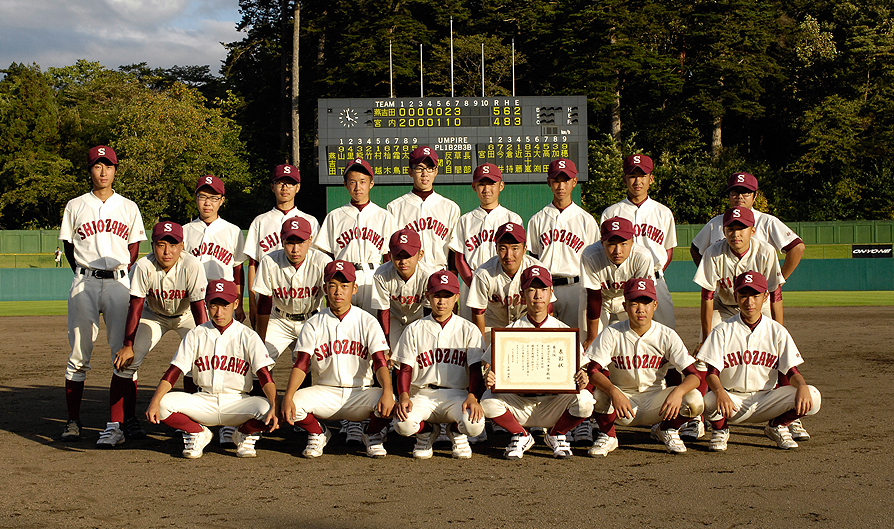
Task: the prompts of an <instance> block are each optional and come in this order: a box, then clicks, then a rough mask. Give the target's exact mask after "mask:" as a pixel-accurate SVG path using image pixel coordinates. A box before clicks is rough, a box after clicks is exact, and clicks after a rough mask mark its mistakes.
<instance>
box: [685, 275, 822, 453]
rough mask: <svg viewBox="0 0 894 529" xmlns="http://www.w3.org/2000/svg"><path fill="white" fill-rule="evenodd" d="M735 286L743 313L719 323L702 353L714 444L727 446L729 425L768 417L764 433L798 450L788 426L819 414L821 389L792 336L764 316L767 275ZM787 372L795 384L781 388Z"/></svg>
mask: <svg viewBox="0 0 894 529" xmlns="http://www.w3.org/2000/svg"><path fill="white" fill-rule="evenodd" d="M734 288H735V291H736V303H737V304H738V305H739V314H737V315H735V316H733V317H732V318H729V319H728V320H725V321H724V322H722V323H721V324H720V325H718V326H716V327H714V330H712V331H711V334H710V335H708V338H707V340H705V343H704V344H703V345H702V347H701V349H700V350H699V352H698V356H697V358H698V360H700V361H702V362H704V363H705V364H707V367H708V377H707V382H708V388H709V389H710V390H711V392H710V393H708V394H707V395H705V414H706V416H707V417H708V419H709V420H710V421H711V426H712V427H713V428H714V433H713V434H712V435H711V444H710V445H709V446H708V448H709V450H711V451H714V452H721V451H723V450H726V444H727V441H728V440H729V424H742V423H746V422H748V423H760V422H764V421H769V422H768V423H767V426H766V427H765V428H764V433H765V434H767V437H769V438H770V439H772V440H773V441H775V442H776V446H778V447H779V448H781V449H783V450H790V449H792V448H797V447H798V443H796V442H795V441H794V440H793V439H792V434H791V432H790V431H789V429H788V425H789V424H791V423H792V422H793V421H794V420H796V419H799V418H801V417H804V416H805V415H813V414H815V413H816V412H818V411H819V409H820V404H821V397H820V393H819V391H818V390H817V389H816V388H815V387H813V386H808V385H807V382H806V381H805V380H804V377H803V376H802V375H801V373H799V372H798V367H797V366H799V365H800V364H802V363H803V362H804V359H803V358H801V353H800V352H798V348H797V346H795V342H794V340H792V336H791V334H789V332H788V331H787V330H786V328H785V327H783V326H782V325H781V324H779V323H777V322H775V321H773V320H771V319H770V318H767V317H765V316H764V315H763V314H761V307H762V306H763V305H764V302H765V301H766V299H767V296H768V295H769V294H768V292H767V279H766V278H765V277H764V276H763V275H761V274H760V273H758V272H753V271H748V272H744V273H742V274H740V275H739V276H737V277H736V280H735V283H734ZM783 374H784V375H787V376H788V379H789V382H790V383H791V385H789V386H780V387H776V383H777V381H778V380H779V378H780V376H781V375H783ZM774 388H775V389H774Z"/></svg>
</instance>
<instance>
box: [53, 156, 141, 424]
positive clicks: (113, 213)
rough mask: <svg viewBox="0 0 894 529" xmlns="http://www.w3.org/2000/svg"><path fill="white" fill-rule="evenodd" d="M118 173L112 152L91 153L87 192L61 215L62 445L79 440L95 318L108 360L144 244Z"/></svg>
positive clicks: (120, 334)
mask: <svg viewBox="0 0 894 529" xmlns="http://www.w3.org/2000/svg"><path fill="white" fill-rule="evenodd" d="M117 167H118V157H117V155H116V154H115V151H114V150H112V148H111V147H106V146H105V145H99V146H96V147H93V148H92V149H90V151H89V153H88V155H87V171H88V172H89V174H90V179H91V181H92V190H91V191H90V192H89V193H86V194H83V195H81V196H79V197H77V198H74V199H72V200H70V201H68V204H66V205H65V212H64V213H63V214H62V226H61V228H60V230H59V239H60V240H61V241H63V244H62V246H63V248H64V249H65V257H66V259H67V260H68V264H69V266H71V270H72V272H74V279H72V282H71V291H70V292H69V296H68V343H69V346H70V347H71V355H70V356H69V357H68V367H67V368H66V370H65V401H66V404H67V406H68V422H66V424H65V429H64V430H63V431H62V440H63V441H77V440H78V439H80V438H81V428H83V426H82V424H81V400H82V398H83V395H84V381H85V380H86V379H87V371H89V370H90V356H91V355H92V353H93V344H94V342H95V341H96V336H97V335H98V334H99V315H100V314H102V317H103V320H105V324H106V337H107V338H108V341H109V346H110V347H111V349H112V353H111V354H112V358H113V359H114V355H115V353H116V352H117V351H118V350H119V349H121V345H122V343H123V341H124V321H125V318H126V317H127V303H128V298H129V293H128V290H129V285H130V280H129V279H128V278H127V270H128V269H129V268H130V266H131V265H132V264H133V263H134V261H136V260H137V255H138V254H139V250H140V241H145V240H146V233H145V228H144V227H143V217H142V216H141V215H140V210H139V208H137V205H136V204H134V203H133V202H131V201H130V200H128V199H126V198H123V197H122V196H121V195H119V194H117V193H115V191H114V190H113V189H112V183H113V182H114V181H115V170H116V169H117Z"/></svg>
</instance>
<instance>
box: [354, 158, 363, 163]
mask: <svg viewBox="0 0 894 529" xmlns="http://www.w3.org/2000/svg"><path fill="white" fill-rule="evenodd" d="M362 162H363V160H361V159H360V158H357V159H356V160H354V163H362Z"/></svg>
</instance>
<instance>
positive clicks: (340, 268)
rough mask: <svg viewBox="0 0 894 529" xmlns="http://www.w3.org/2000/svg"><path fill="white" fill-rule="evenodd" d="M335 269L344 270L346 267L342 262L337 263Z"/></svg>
mask: <svg viewBox="0 0 894 529" xmlns="http://www.w3.org/2000/svg"><path fill="white" fill-rule="evenodd" d="M335 269H336V270H338V271H339V272H340V271H342V270H344V269H345V267H344V265H343V264H342V263H335Z"/></svg>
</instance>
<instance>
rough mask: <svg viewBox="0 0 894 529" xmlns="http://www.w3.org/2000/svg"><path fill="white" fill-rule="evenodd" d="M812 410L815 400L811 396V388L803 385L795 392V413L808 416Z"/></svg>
mask: <svg viewBox="0 0 894 529" xmlns="http://www.w3.org/2000/svg"><path fill="white" fill-rule="evenodd" d="M812 409H813V398H812V397H811V396H810V388H809V387H808V386H807V385H806V384H802V385H800V386H798V389H797V391H795V413H797V414H798V415H807V413H808V412H809V411H810V410H812Z"/></svg>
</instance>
